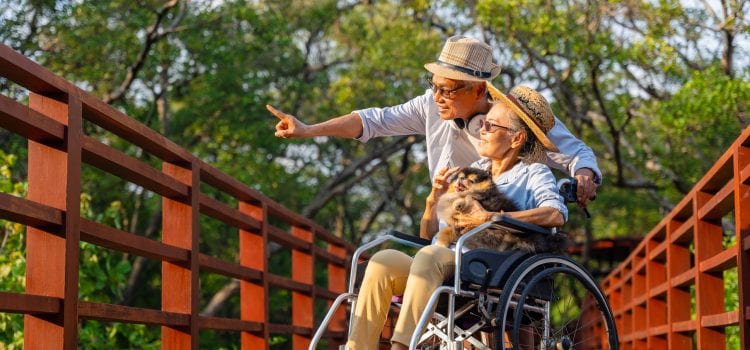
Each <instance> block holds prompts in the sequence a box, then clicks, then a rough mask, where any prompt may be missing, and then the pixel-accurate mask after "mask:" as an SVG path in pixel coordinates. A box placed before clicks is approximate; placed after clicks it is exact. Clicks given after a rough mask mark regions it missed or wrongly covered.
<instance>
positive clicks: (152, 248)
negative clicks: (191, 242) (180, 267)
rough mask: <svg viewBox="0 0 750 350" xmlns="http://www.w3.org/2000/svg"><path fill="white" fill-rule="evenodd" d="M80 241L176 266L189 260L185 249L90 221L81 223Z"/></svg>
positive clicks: (188, 254) (188, 253)
mask: <svg viewBox="0 0 750 350" xmlns="http://www.w3.org/2000/svg"><path fill="white" fill-rule="evenodd" d="M81 239H82V240H84V241H86V242H89V243H93V244H96V245H98V246H101V247H105V248H108V249H112V250H117V251H120V252H125V253H128V254H134V255H139V256H144V257H147V258H151V259H156V260H162V261H169V262H173V263H177V264H184V263H186V262H187V261H188V259H189V258H190V252H189V251H188V250H187V249H183V248H179V247H174V246H171V245H169V244H164V243H162V242H158V241H154V240H152V239H149V238H146V237H142V236H138V235H136V234H133V233H130V232H125V231H122V230H118V229H116V228H113V227H110V226H107V225H104V224H100V223H97V222H94V221H91V220H85V219H84V220H82V221H81Z"/></svg>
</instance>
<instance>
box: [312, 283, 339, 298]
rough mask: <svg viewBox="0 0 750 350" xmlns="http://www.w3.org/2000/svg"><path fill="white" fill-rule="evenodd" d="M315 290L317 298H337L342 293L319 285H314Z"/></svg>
mask: <svg viewBox="0 0 750 350" xmlns="http://www.w3.org/2000/svg"><path fill="white" fill-rule="evenodd" d="M313 292H314V293H315V297H316V298H323V299H328V300H335V299H336V298H338V296H339V294H341V293H337V292H333V291H330V290H328V289H326V288H323V287H319V286H313Z"/></svg>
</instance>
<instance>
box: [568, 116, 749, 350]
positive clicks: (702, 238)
mask: <svg viewBox="0 0 750 350" xmlns="http://www.w3.org/2000/svg"><path fill="white" fill-rule="evenodd" d="M749 177H750V127H749V128H746V129H745V130H744V131H743V132H742V133H741V135H740V136H739V137H738V138H737V140H736V141H735V142H734V143H733V144H732V146H730V147H729V149H728V150H727V151H726V152H725V153H724V154H723V155H722V156H721V157H720V158H719V160H718V161H717V162H716V164H714V166H713V167H711V169H710V170H709V171H708V172H707V173H706V174H705V176H704V177H703V178H702V179H701V180H700V181H698V183H697V184H696V185H695V186H694V187H693V189H692V190H691V191H690V193H688V194H687V195H686V196H685V198H684V199H683V200H681V201H680V203H679V204H677V206H676V207H675V208H674V209H673V210H672V212H670V213H669V214H667V215H666V217H665V218H664V219H663V220H662V221H661V222H660V223H659V224H657V225H656V227H655V228H654V229H652V230H651V232H650V233H649V234H648V235H646V237H645V238H644V239H643V241H642V242H641V244H639V245H638V247H637V248H636V249H635V250H633V251H632V252H631V253H630V255H629V256H628V258H627V259H626V260H625V261H623V262H622V263H621V264H620V265H618V266H617V267H616V268H615V269H613V271H612V272H611V273H610V274H609V275H608V276H607V278H606V279H605V280H604V281H602V286H605V288H604V290H605V293H606V294H607V297H608V298H609V300H610V304H611V306H612V309H613V312H614V314H615V319H616V324H617V330H618V332H619V335H620V342H621V344H620V345H621V348H626V349H639V348H644V349H690V348H698V349H723V348H726V332H725V330H726V328H727V327H737V326H738V327H739V330H740V332H739V334H740V341H741V346H742V348H743V349H748V348H750V329H748V324H749V323H748V321H749V320H750V312H748V311H747V310H750V290H748V289H750V288H748V285H749V284H750V281H748V278H750V254H748V248H749V247H750V181H748V180H749ZM731 213H734V217H733V219H734V222H732V223H731V225H733V226H734V232H733V234H734V238H735V243H734V245H732V246H729V247H724V244H723V239H724V227H723V226H722V222H721V221H722V220H726V219H727V218H732V216H731V215H730V214H731ZM644 268H645V274H644ZM734 268H736V269H737V271H736V276H737V279H738V286H739V290H738V292H739V305H737V307H736V310H725V309H726V308H727V307H728V305H726V300H725V297H724V292H725V291H724V283H725V280H724V279H725V276H726V275H727V274H726V273H727V272H731V270H732V269H734ZM691 293H692V295H691ZM644 304H645V307H644ZM587 312H592V313H593V312H596V311H595V310H586V312H585V313H584V315H583V316H582V317H588V315H587V314H586V313H587ZM598 327H599V328H597V327H591V328H589V329H588V330H587V332H585V334H583V335H582V337H583V338H586V337H587V336H593V335H599V334H601V325H598ZM652 330H658V331H652Z"/></svg>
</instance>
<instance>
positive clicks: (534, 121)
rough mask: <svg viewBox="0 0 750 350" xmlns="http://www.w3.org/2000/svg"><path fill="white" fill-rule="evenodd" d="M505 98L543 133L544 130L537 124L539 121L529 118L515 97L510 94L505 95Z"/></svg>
mask: <svg viewBox="0 0 750 350" xmlns="http://www.w3.org/2000/svg"><path fill="white" fill-rule="evenodd" d="M505 96H506V97H507V98H508V100H510V102H513V104H515V105H516V106H517V107H518V108H519V109H520V110H521V111H522V112H523V113H524V114H526V116H527V117H529V119H531V122H533V123H534V124H536V126H537V127H538V128H539V130H542V131H543V132H544V129H543V128H542V126H541V125H540V124H539V121H538V120H536V118H532V117H531V115H530V114H529V112H527V111H526V108H523V105H521V103H520V102H518V99H516V97H515V96H513V95H512V94H507V95H505Z"/></svg>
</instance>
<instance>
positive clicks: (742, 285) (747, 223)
mask: <svg viewBox="0 0 750 350" xmlns="http://www.w3.org/2000/svg"><path fill="white" fill-rule="evenodd" d="M748 134H750V128H746V129H745V132H743V135H748ZM747 141H748V139H747V138H746V139H745V140H744V142H743V141H741V139H739V140H738V141H737V142H736V145H737V147H736V148H735V152H736V153H735V157H734V162H735V163H734V171H735V173H734V184H735V190H734V193H735V195H734V218H735V222H734V224H735V239H736V242H737V244H736V249H737V252H738V253H737V277H739V278H738V283H737V287H738V288H737V289H738V290H737V292H738V296H739V298H738V299H739V305H738V310H740V314H741V315H742V313H743V312H742V310H747V309H748V306H749V305H750V278H748V274H750V254H748V252H747V251H748V249H750V186H748V184H749V183H750V181H748V174H750V147H747V146H748V145H747V144H745V142H747ZM744 314H745V315H744V317H742V319H744V320H743V321H742V322H739V334H740V347H741V348H742V349H748V348H750V322H747V319H748V318H747V313H746V312H745V313H744Z"/></svg>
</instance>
